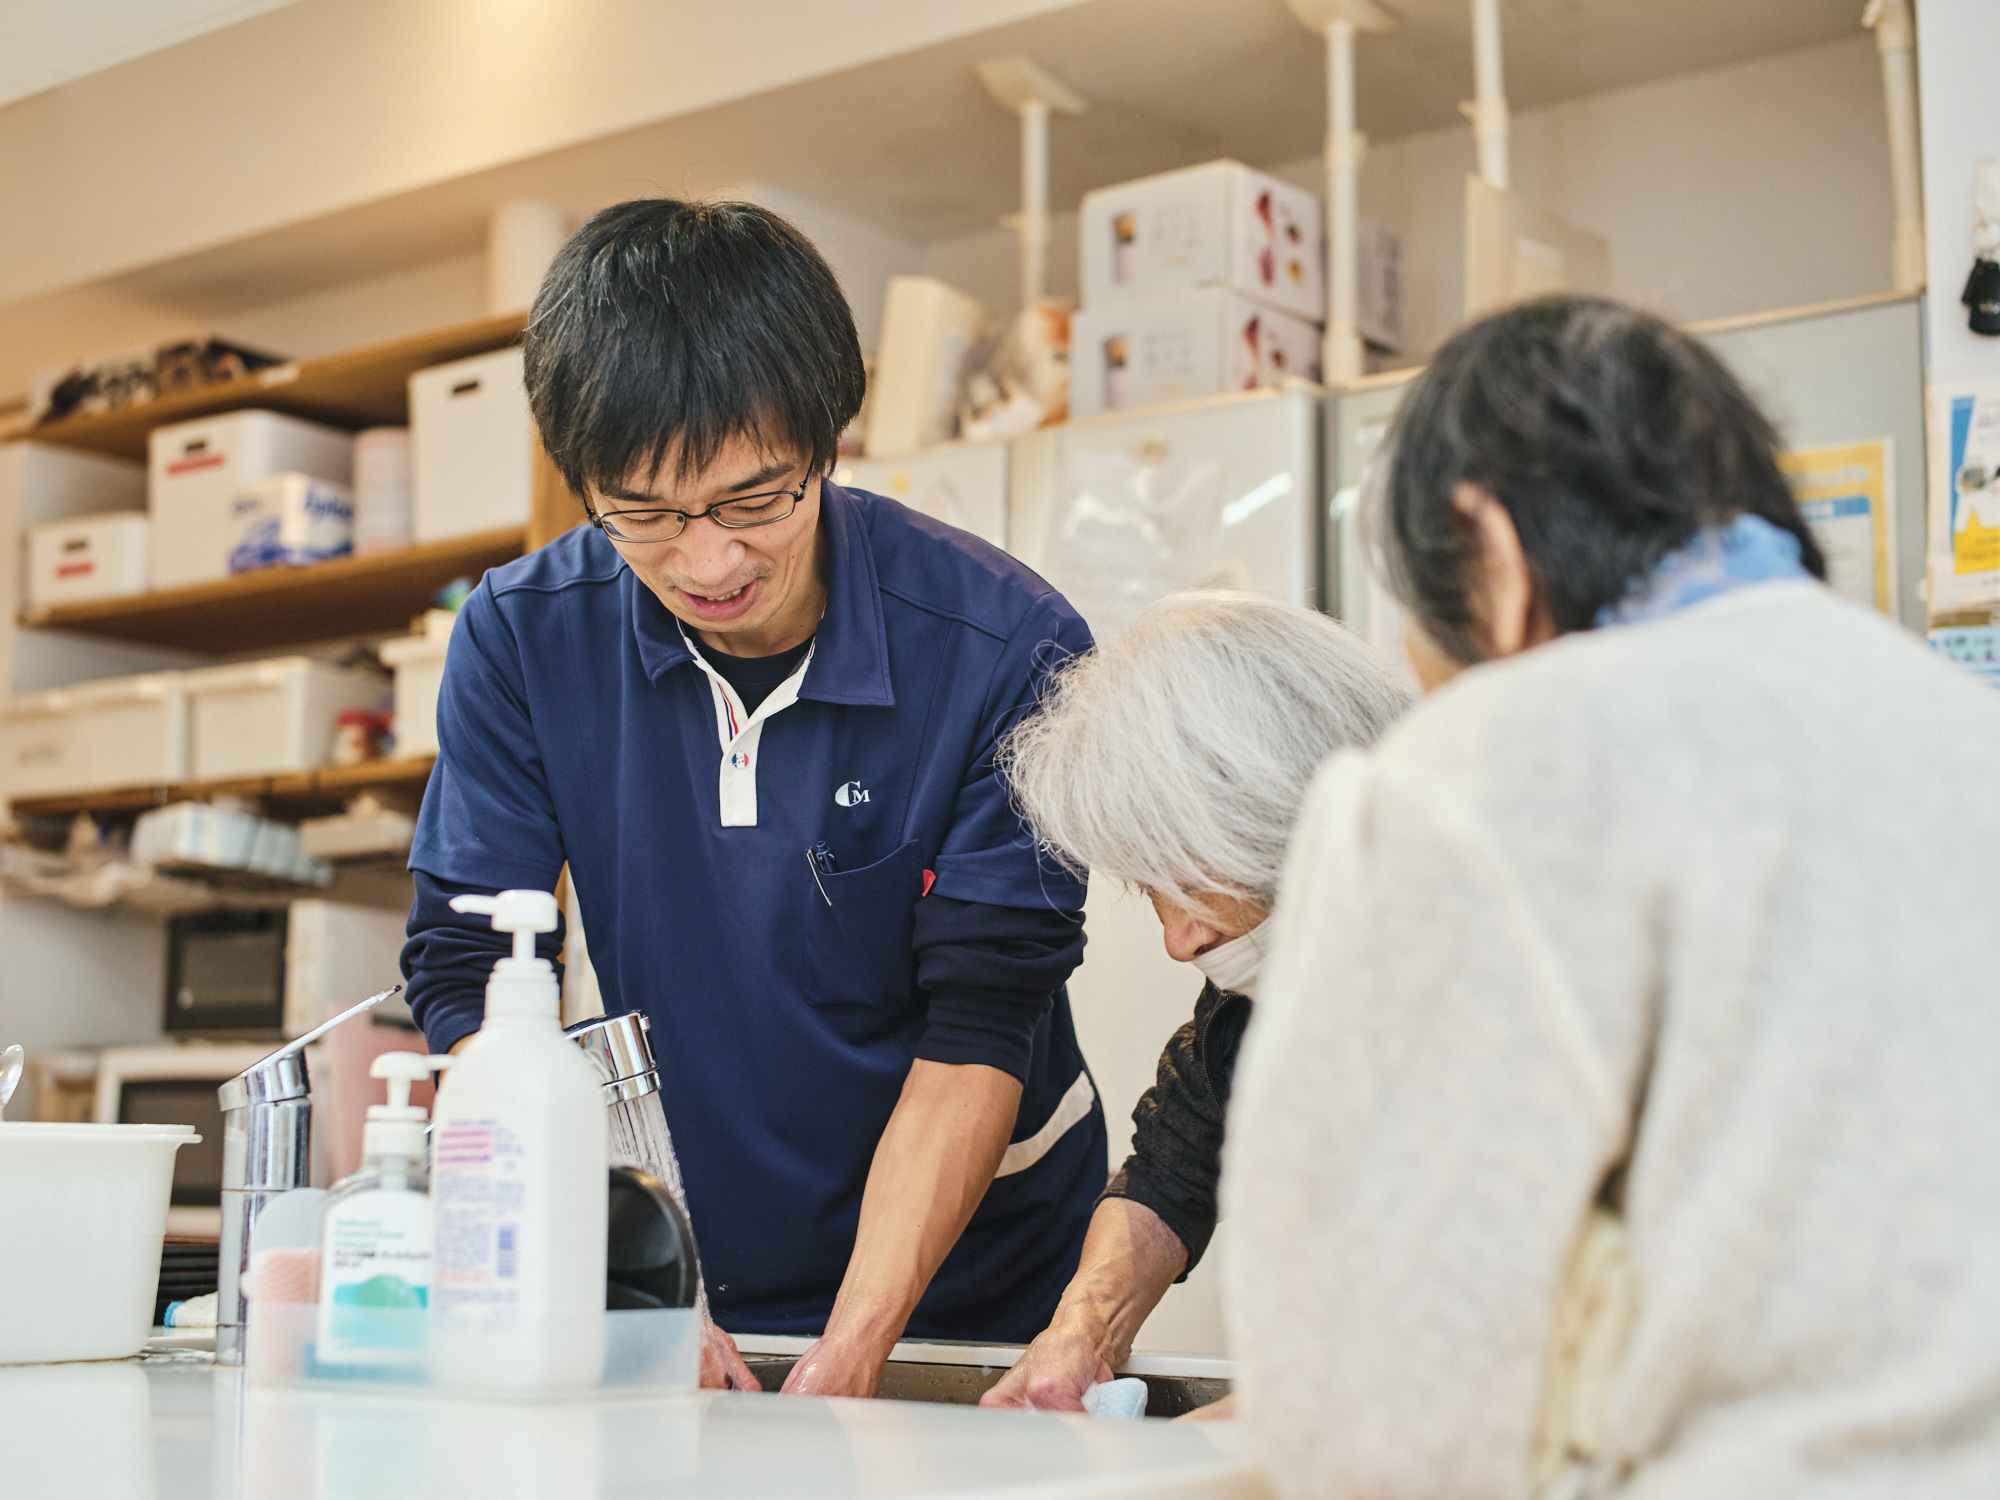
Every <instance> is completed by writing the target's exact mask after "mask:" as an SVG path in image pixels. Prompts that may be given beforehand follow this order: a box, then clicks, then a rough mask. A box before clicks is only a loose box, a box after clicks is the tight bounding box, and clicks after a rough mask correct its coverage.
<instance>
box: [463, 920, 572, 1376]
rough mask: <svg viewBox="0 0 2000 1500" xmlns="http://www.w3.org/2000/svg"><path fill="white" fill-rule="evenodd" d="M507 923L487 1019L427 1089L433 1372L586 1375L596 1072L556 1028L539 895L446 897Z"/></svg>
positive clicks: (499, 925)
mask: <svg viewBox="0 0 2000 1500" xmlns="http://www.w3.org/2000/svg"><path fill="white" fill-rule="evenodd" d="M451 904H452V907H453V909H454V910H457V911H473V912H484V913H487V914H489V915H490V916H491V917H492V919H493V926H494V928H495V929H496V930H497V931H500V932H508V933H512V934H513V938H514V956H513V957H512V958H503V959H502V960H500V962H499V963H497V964H495V965H494V966H493V977H492V978H491V980H489V981H488V983H487V986H486V1020H485V1024H484V1025H483V1026H482V1027H481V1028H480V1030H479V1032H478V1033H477V1035H475V1036H474V1037H473V1038H472V1039H471V1041H469V1042H468V1043H467V1044H466V1046H465V1049H464V1050H463V1051H462V1052H461V1053H460V1054H459V1055H458V1057H457V1059H456V1065H455V1066H454V1067H453V1068H452V1070H451V1071H450V1072H449V1073H448V1074H446V1075H445V1080H444V1083H443V1084H442V1085H441V1086H440V1087H439V1089H438V1097H437V1110H436V1115H435V1118H436V1126H435V1128H434V1129H433V1131H432V1134H431V1200H432V1210H433V1230H434V1235H435V1242H436V1260H435V1265H434V1270H433V1288H434V1290H433V1296H432V1304H431V1305H432V1307H433V1309H434V1312H433V1316H432V1318H431V1329H430V1373H431V1379H432V1382H433V1383H434V1384H438V1385H445V1386H454V1387H459V1388H464V1389H486V1390H505V1391H514V1392H542V1391H547V1392H556V1391H579V1390H588V1389H590V1388H592V1387H594V1386H595V1385H596V1384H597V1383H598V1381H599V1379H600V1378H601V1375H602V1372H603V1365H604V1279H605V1277H604V1270H605V1264H604V1254H605V1214H606V1207H607V1201H606V1200H607V1184H608V1181H609V1176H610V1169H609V1164H608V1160H609V1151H608V1147H607V1140H606V1137H607V1134H608V1127H607V1126H606V1123H605V1112H604V1099H603V1093H602V1085H603V1079H602V1078H601V1077H600V1075H599V1073H598V1070H597V1068H596V1066H595V1065H594V1064H593V1063H592V1062H591V1061H590V1059H589V1058H588V1057H586V1056H584V1054H583V1053H582V1051H580V1050H579V1049H578V1048H577V1046H576V1045H575V1044H574V1043H573V1042H571V1041H570V1040H569V1038H568V1037H566V1036H564V1035H563V1030H562V997H561V993H560V991H559V989H558V987H557V984H556V972H555V966H554V965H553V964H550V963H548V962H547V961H545V960H543V959H541V958H538V957H536V956H535V935H536V934H537V933H542V932H553V931H554V930H555V925H556V902H555V897H554V896H552V895H550V894H549V893H548V892H547V891H503V892H501V893H500V894H499V895H498V896H456V897H454V898H453V899H452V903H451Z"/></svg>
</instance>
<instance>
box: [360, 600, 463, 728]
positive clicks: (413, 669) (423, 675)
mask: <svg viewBox="0 0 2000 1500" xmlns="http://www.w3.org/2000/svg"><path fill="white" fill-rule="evenodd" d="M440 615H443V616H444V621H443V624H442V626H440V625H439V624H438V621H437V618H436V617H437V616H440ZM457 618H458V617H457V616H456V615H447V614H445V612H444V611H443V610H432V611H431V612H430V614H429V615H428V616H426V618H425V626H426V629H427V630H428V631H429V632H430V633H428V634H425V635H413V636H409V637H407V638H405V639H403V640H399V641H384V642H383V643H382V644H381V645H380V646H379V647H377V648H376V653H375V654H376V655H377V656H379V657H381V658H382V665H383V666H385V667H389V668H392V669H393V670H394V671H395V674H396V754H398V755H436V754H437V751H438V738H437V706H438V693H439V691H440V690H441V689H442V688H443V687H444V658H445V650H446V648H447V647H448V646H449V645H450V643H451V622H452V621H454V620H456V619H457Z"/></svg>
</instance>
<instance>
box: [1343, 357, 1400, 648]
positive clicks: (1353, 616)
mask: <svg viewBox="0 0 2000 1500" xmlns="http://www.w3.org/2000/svg"><path fill="white" fill-rule="evenodd" d="M1418 373H1419V372H1418V371H1416V370H1399V371H1397V372H1396V373H1394V374H1393V375H1380V376H1376V377H1374V378H1373V379H1370V380H1368V381H1365V382H1362V383H1360V384H1358V385H1350V386H1346V387H1343V388H1342V389H1340V390H1337V391H1333V392H1331V393H1330V394H1329V395H1328V396H1327V398H1326V407H1327V410H1326V473H1327V490H1328V499H1327V506H1326V557H1325V566H1326V572H1325V576H1324V577H1323V579H1322V580H1321V584H1320V587H1321V591H1322V592H1321V598H1322V599H1323V600H1324V601H1325V605H1324V607H1325V609H1326V611H1327V613H1329V614H1331V615H1332V616H1333V617H1334V618H1335V619H1337V620H1339V621H1340V623H1341V624H1343V625H1345V626H1346V627H1347V628H1348V629H1349V630H1352V631H1353V632H1354V633H1355V634H1356V635H1358V636H1360V637H1361V638H1362V639H1363V640H1365V641H1367V642H1368V643H1369V644H1370V645H1371V646H1373V647H1375V648H1376V649H1377V650H1378V651H1380V652H1382V654H1383V655H1384V656H1386V657H1388V658H1389V660H1390V661H1391V662H1394V663H1396V664H1397V665H1398V666H1401V665H1402V664H1403V661H1404V656H1403V641H1402V622H1401V620H1400V618H1399V617H1398V615H1397V613H1396V606H1395V603H1394V601H1392V600H1391V599H1390V598H1389V596H1388V593H1387V592H1386V591H1385V590H1383V589H1380V588H1377V587H1376V586H1375V579H1374V575H1373V573H1372V572H1371V571H1370V566H1369V559H1368V556H1367V552H1366V549H1365V547H1364V546H1363V544H1362V540H1361V529H1360V521H1361V482H1362V480H1363V478H1364V477H1365V476H1366V475H1367V473H1368V466H1369V465H1370V464H1371V463H1373V462H1374V460H1375V457H1376V455H1377V454H1378V453H1380V452H1381V449H1382V440H1383V439H1384V438H1386V437H1387V436H1388V435H1389V423H1390V422H1391V420H1393V419H1394V417H1395V415H1396V408H1397V406H1398V405H1400V404H1401V402H1402V399H1403V392H1404V391H1406V390H1407V389H1409V385H1410V382H1411V381H1412V380H1414V379H1415V378H1416V377H1417V374H1418Z"/></svg>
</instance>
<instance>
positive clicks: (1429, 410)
mask: <svg viewBox="0 0 2000 1500" xmlns="http://www.w3.org/2000/svg"><path fill="white" fill-rule="evenodd" d="M1777 448H1778V437H1777V433H1776V431H1775V429H1774V428H1773V427H1772V425H1771V422H1770V420H1769V418H1767V417H1766V416H1765V415H1764V414H1763V412H1762V411H1760V410H1759V409H1758V407H1757V403H1756V402H1755V401H1753V400H1752V399H1751V398H1750V395H1749V393H1748V392H1746V391H1745V390H1744V389H1743V387H1742V385H1741V384H1740V383H1739V382H1738V381H1737V379H1736V377H1735V376H1734V375H1732V374H1731V373H1730V372H1729V370H1728V369H1727V368H1726V367H1725V366H1724V365H1723V363H1722V361H1721V360H1720V359H1718V358H1716V356H1715V354H1714V353H1713V352H1712V351H1710V350H1709V348H1708V347H1707V346H1706V345H1705V344H1703V343H1702V342H1701V341H1700V340H1699V339H1696V338H1694V337H1692V336H1691V335H1689V334H1686V333H1683V332H1681V331H1680V330H1678V329H1676V328H1672V327H1669V326H1668V325H1667V324H1666V323H1663V322H1661V321H1660V320H1659V319H1658V318H1654V317H1650V316H1648V315H1647V314H1645V313H1642V312H1638V311H1636V310H1634V309H1632V308H1629V307H1625V306H1622V305H1620V304H1619V303H1616V302H1610V301H1606V300H1603V299H1600V298H1592V297H1549V298H1544V299H1542V300H1539V301H1535V302H1528V303H1523V304H1522V305H1520V306H1518V307H1512V308H1509V309H1507V310H1506V311H1504V312H1499V313H1495V314H1494V315H1493V316H1491V317H1489V318H1484V319H1482V320H1481V321H1479V322H1477V323H1474V324H1473V325H1472V326H1471V327H1469V328H1466V329H1464V330H1463V331H1462V332H1460V333H1458V334H1457V335H1456V336H1454V337H1453V338H1452V339H1451V341H1450V342H1449V343H1447V344H1446V345H1445V346H1444V348H1443V349H1442V350H1440V351H1439V352H1438V356H1437V358H1436V359H1435V360H1434V361H1432V363H1431V365H1430V367H1429V368H1428V369H1427V370H1425V371H1424V373H1423V374H1422V375H1420V376H1418V377H1417V379H1416V381H1415V382H1414V383H1413V384H1412V385H1411V387H1410V390H1409V393H1408V395H1406V396H1405V397H1404V399H1403V403H1402V407H1401V409H1400V410H1399V412H1398V413H1397V416H1396V421H1395V425H1394V427H1393V429H1392V430H1391V433H1390V436H1389V444H1388V452H1387V456H1386V458H1385V459H1384V460H1383V462H1385V463H1386V464H1387V465H1388V468H1387V472H1386V474H1385V475H1384V476H1383V482H1382V484H1381V486H1380V488H1379V489H1378V490H1377V491H1376V503H1377V513H1376V514H1375V515H1374V516H1372V517H1371V522H1372V530H1373V531H1374V533H1375V535H1376V537H1377V538H1378V539H1379V541H1380V544H1381V556H1382V563H1383V566H1384V569H1385V571H1386V573H1387V580H1386V581H1387V582H1388V585H1389V588H1390V591H1391V592H1392V593H1394V594H1395V595H1396V597H1397V598H1398V599H1399V600H1400V601H1401V602H1402V603H1403V604H1404V605H1405V606H1406V607H1407V608H1408V609H1410V611H1411V612H1412V613H1413V614H1414V615H1415V616H1416V619H1417V624H1418V626H1419V627H1420V628H1421V629H1422V630H1423V632H1424V634H1425V635H1427V636H1428V637H1429V638H1430V640H1431V641H1432V642H1433V644H1435V645H1436V646H1437V647H1438V649H1439V650H1441V651H1443V652H1444V653H1445V654H1446V655H1448V656H1450V657H1451V658H1453V659H1454V660H1456V661H1459V662H1465V663H1471V662H1476V661H1478V660H1480V659H1481V658H1482V657H1483V656H1484V655H1485V654H1486V642H1485V631H1484V626H1483V624H1482V622H1481V620H1480V619H1479V616H1478V606H1477V599H1476V591H1475V587H1474V580H1475V578H1476V577H1477V575H1478V569H1479V562H1480V551H1479V547H1480V544H1479V537H1478V534H1477V532H1476V531H1475V529H1474V525H1473V522H1472V521H1471V519H1470V518H1469V517H1467V516H1466V515H1465V514H1464V513H1463V512H1462V511H1460V510H1459V509H1458V507H1457V506H1456V505H1454V504H1453V501H1452V491H1453V487H1454V486H1456V485H1457V484H1458V483H1459V482H1460V481H1466V482H1469V483H1472V484H1475V485H1477V486H1479V487H1480V488H1481V489H1483V490H1485V491H1487V492H1488V493H1489V494H1491V495H1492V496H1493V497H1494V498H1495V499H1497V500H1498V501H1499V502H1500V504H1501V505H1502V506H1504V507H1505V508H1506V510H1507V514H1508V516H1509V517H1510V518H1512V520H1513V523H1514V529H1515V530H1516V531H1517V532H1518V533H1519V534H1520V538H1521V550H1522V552H1523V553H1524V554H1525V555H1526V558H1527V564H1528V569H1529V571H1530V573H1531V574H1532V575H1533V577H1534V580H1535V583H1536V586H1537V587H1538V588H1539V589H1540V590H1541V593H1542V597H1543V598H1544V599H1545V600H1546V601H1547V603H1548V608H1549V613H1550V616H1551V618H1552V619H1553V622H1554V625H1555V628H1556V630H1557V631H1558V632H1559V633H1561V632H1568V631H1573V630H1588V629H1590V628H1591V626H1592V625H1593V624H1594V623H1595V622H1596V619H1597V615H1598V612H1599V611H1600V610H1602V609H1604V608H1605V607H1607V606H1609V605H1614V604H1616V603H1618V602H1619V600H1621V599H1622V598H1623V597H1624V596H1625V594H1626V593H1627V591H1628V590H1629V589H1630V588H1631V587H1632V586H1633V585H1634V584H1635V583H1637V582H1638V581H1639V580H1640V579H1642V578H1644V577H1645V576H1647V575H1648V574H1650V573H1651V572H1652V570H1653V569H1654V568H1655V567H1657V566H1658V564H1659V562H1660V560H1661V559H1662V558H1664V557H1665V556H1666V555H1667V554H1668V553H1669V552H1671V551H1673V550H1674V549H1675V548H1677V547H1680V546H1682V545H1684V544H1685V543H1686V542H1688V541H1689V540H1690V539H1692V537H1693V536H1694V534H1695V532H1696V531H1697V530H1700V529H1702V528H1704V527H1709V526H1715V525H1718V524H1723V523H1726V522H1728V521H1730V520H1732V519H1734V518H1735V517H1737V516H1740V515H1753V516H1760V517H1762V518H1763V519H1764V520H1766V521H1769V522H1770V523H1771V524H1772V525H1774V526H1778V527H1781V528H1782V529H1784V530H1785V531H1788V532H1790V533H1791V534H1792V535H1793V536H1794V537H1796V538H1797V539H1798V543H1799V555H1800V559H1801V560H1802V561H1803V562H1804V564H1805V566H1806V568H1807V569H1808V570H1809V571H1811V572H1812V574H1813V575H1814V576H1815V577H1819V578H1824V577H1825V576H1826V563H1825V560H1824V559H1823V558H1822V557H1821V555H1820V550H1819V547H1818V545H1817V544H1816V543H1815V542H1814V541H1813V537H1812V533H1811V531H1810V530H1808V529H1807V527H1806V523H1805V520H1804V518H1803V517H1801V516H1800V514H1799V509H1798V505H1797V503H1796V502H1795V501H1794V500H1793V498H1792V492H1791V489H1790V487H1789V486H1788V485H1787V484H1786V483H1785V478H1784V475H1783V474H1782V473H1781V472H1780V471H1779V469H1778V464H1777Z"/></svg>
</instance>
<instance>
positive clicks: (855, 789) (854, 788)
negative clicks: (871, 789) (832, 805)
mask: <svg viewBox="0 0 2000 1500" xmlns="http://www.w3.org/2000/svg"><path fill="white" fill-rule="evenodd" d="M833 800H834V801H835V802H838V803H839V804H840V805H841V806H842V807H858V806H860V805H861V804H862V803H863V802H866V801H867V800H868V788H867V787H865V786H863V785H862V784H861V783H860V782H858V781H847V782H843V783H841V785H840V786H839V787H838V788H837V789H836V790H835V791H834V794H833Z"/></svg>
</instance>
